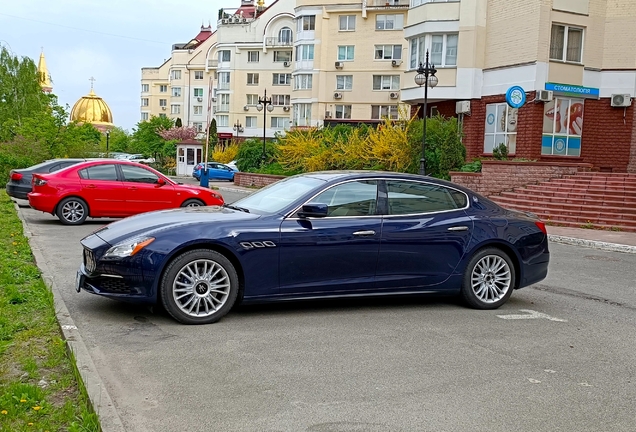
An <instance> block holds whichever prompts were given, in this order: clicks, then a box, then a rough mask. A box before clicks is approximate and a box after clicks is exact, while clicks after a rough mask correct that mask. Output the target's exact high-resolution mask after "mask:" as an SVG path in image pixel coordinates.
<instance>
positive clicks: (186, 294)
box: [161, 249, 239, 324]
mask: <svg viewBox="0 0 636 432" xmlns="http://www.w3.org/2000/svg"><path fill="white" fill-rule="evenodd" d="M238 291H239V282H238V275H237V273H236V270H235V269H234V266H233V265H232V263H231V262H230V261H229V260H228V259H227V258H226V257H225V256H223V255H222V254H220V253H218V252H215V251H211V250H207V249H196V250H192V251H188V252H185V253H184V254H182V255H180V256H179V257H177V258H176V259H175V260H174V261H173V262H172V263H170V265H169V266H168V267H167V268H166V272H165V273H164V276H163V278H162V280H161V301H162V304H163V306H164V308H165V309H166V310H167V311H168V313H169V314H170V315H171V316H172V317H173V318H174V319H176V320H177V321H179V322H181V323H183V324H211V323H214V322H217V321H218V320H220V319H221V318H222V317H223V316H225V314H227V313H228V312H229V311H230V309H231V308H232V306H233V305H234V303H235V302H236V297H237V294H238Z"/></svg>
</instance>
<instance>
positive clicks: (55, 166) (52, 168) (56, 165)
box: [49, 163, 64, 173]
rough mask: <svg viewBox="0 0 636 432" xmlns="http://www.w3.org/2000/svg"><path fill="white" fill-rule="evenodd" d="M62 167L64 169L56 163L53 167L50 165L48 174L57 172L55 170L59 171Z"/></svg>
mask: <svg viewBox="0 0 636 432" xmlns="http://www.w3.org/2000/svg"><path fill="white" fill-rule="evenodd" d="M63 167H64V166H63V165H62V164H61V163H57V164H55V165H51V166H50V167H49V172H50V173H52V172H55V171H57V170H59V169H61V168H63Z"/></svg>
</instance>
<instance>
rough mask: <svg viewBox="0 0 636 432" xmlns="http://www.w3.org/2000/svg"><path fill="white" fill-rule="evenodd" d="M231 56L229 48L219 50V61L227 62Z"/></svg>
mask: <svg viewBox="0 0 636 432" xmlns="http://www.w3.org/2000/svg"><path fill="white" fill-rule="evenodd" d="M231 58H232V53H231V52H230V50H221V51H219V62H229V61H230V59H231Z"/></svg>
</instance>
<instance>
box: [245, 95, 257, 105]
mask: <svg viewBox="0 0 636 432" xmlns="http://www.w3.org/2000/svg"><path fill="white" fill-rule="evenodd" d="M246 96H247V104H248V105H253V106H256V105H258V95H255V94H248V95H246Z"/></svg>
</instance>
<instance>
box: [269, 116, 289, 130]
mask: <svg viewBox="0 0 636 432" xmlns="http://www.w3.org/2000/svg"><path fill="white" fill-rule="evenodd" d="M271 119H272V122H271V125H272V129H289V117H272V118H271Z"/></svg>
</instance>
